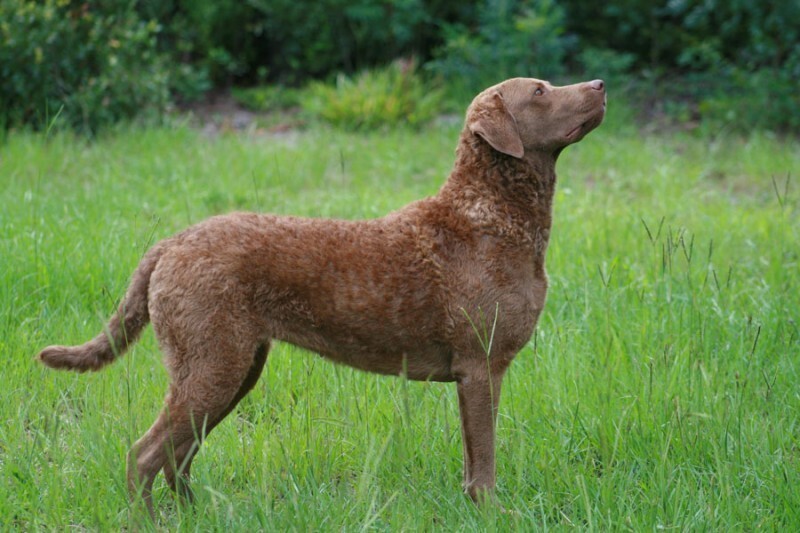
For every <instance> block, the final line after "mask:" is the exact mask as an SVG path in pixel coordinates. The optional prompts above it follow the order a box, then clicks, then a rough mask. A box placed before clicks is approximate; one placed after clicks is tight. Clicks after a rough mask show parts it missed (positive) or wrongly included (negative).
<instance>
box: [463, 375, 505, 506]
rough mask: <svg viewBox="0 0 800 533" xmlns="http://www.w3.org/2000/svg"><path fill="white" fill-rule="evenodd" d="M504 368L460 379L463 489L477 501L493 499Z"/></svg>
mask: <svg viewBox="0 0 800 533" xmlns="http://www.w3.org/2000/svg"><path fill="white" fill-rule="evenodd" d="M504 370H505V369H503V370H500V371H495V372H491V373H488V372H486V369H485V368H484V369H483V372H480V373H477V375H466V376H464V377H462V378H460V379H459V380H458V385H457V387H458V408H459V411H460V412H461V437H462V442H463V444H464V490H466V491H467V493H468V494H469V495H470V497H471V498H472V499H473V500H474V501H475V502H478V503H482V502H483V501H485V500H491V499H492V498H493V490H494V487H495V462H494V439H495V422H496V420H497V406H498V403H499V401H500V383H501V382H502V380H503V374H504V373H505V372H504ZM487 374H488V375H487Z"/></svg>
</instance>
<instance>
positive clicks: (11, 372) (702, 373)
mask: <svg viewBox="0 0 800 533" xmlns="http://www.w3.org/2000/svg"><path fill="white" fill-rule="evenodd" d="M611 112H612V116H611V117H610V118H609V120H608V123H607V124H606V125H604V126H602V127H601V129H599V130H598V131H597V132H595V133H593V134H592V135H590V136H589V137H588V138H587V139H585V140H584V141H583V142H582V143H580V144H579V145H577V146H575V147H571V148H569V149H567V151H566V152H565V153H564V155H563V156H562V160H561V162H560V163H559V180H560V181H559V189H558V192H557V197H556V204H555V221H554V230H553V237H552V241H551V247H550V250H549V252H548V271H549V273H550V280H551V289H550V293H549V297H548V303H547V307H546V309H545V313H544V314H543V316H542V318H541V320H540V324H539V327H538V329H537V332H536V334H535V336H534V338H533V339H532V340H531V342H530V343H529V345H528V346H527V347H526V348H525V349H523V351H522V352H521V353H520V354H519V356H518V357H517V360H516V361H515V362H514V364H513V365H512V367H511V369H510V371H509V373H508V377H507V378H506V381H505V383H504V390H503V398H502V401H501V407H500V416H499V427H498V480H499V489H498V499H499V500H500V502H502V504H503V505H504V506H505V508H506V509H508V510H509V512H508V513H501V512H499V510H498V509H495V508H489V509H485V510H481V509H477V508H475V507H474V506H473V505H472V504H471V503H470V502H469V501H468V499H467V498H465V497H464V496H463V495H462V494H461V491H460V481H461V443H460V432H459V421H458V412H457V404H456V398H455V389H454V386H452V385H447V384H433V383H406V382H403V381H402V380H400V379H395V378H387V377H379V376H373V375H369V374H364V373H360V372H358V371H355V370H351V369H348V368H344V367H339V366H334V365H332V364H330V363H328V362H326V361H323V360H321V359H319V358H317V357H316V356H311V355H309V354H307V353H301V352H302V350H299V349H297V348H294V347H291V346H288V345H280V346H277V347H276V348H274V349H273V351H272V352H271V354H270V358H269V361H268V363H267V369H266V371H265V373H264V376H263V377H262V379H261V381H260V382H259V384H258V385H257V387H256V388H255V390H254V391H253V392H252V393H251V395H250V396H249V397H247V398H246V399H245V400H244V401H243V402H242V404H241V406H240V407H239V408H238V409H237V411H236V412H235V413H234V414H233V415H231V416H230V417H229V418H228V419H227V420H226V421H225V423H223V424H222V425H221V426H220V428H218V429H217V430H216V431H215V432H214V433H212V434H211V436H210V437H209V439H208V442H207V443H206V445H204V447H203V450H202V452H201V453H200V455H199V457H198V459H197V461H196V462H195V467H194V469H193V474H194V488H195V491H196V495H197V501H196V503H195V504H194V506H191V507H183V506H180V505H178V504H176V503H175V501H174V499H173V498H172V496H171V495H170V494H169V492H168V490H167V489H166V487H165V485H164V483H163V480H162V479H161V478H159V481H158V482H157V484H156V500H157V502H158V504H159V523H160V527H163V528H164V529H167V530H176V531H194V530H201V531H205V530H222V529H229V530H301V531H302V530H340V529H345V530H368V529H379V530H433V529H435V530H473V529H480V530H484V529H486V530H508V529H511V528H514V529H520V530H529V529H534V528H535V529H542V530H549V529H561V528H563V527H565V526H566V527H573V526H574V527H578V528H580V529H596V530H609V529H614V530H620V529H632V530H636V531H639V530H652V529H678V530H686V529H692V530H695V529H714V530H742V529H744V530H750V529H756V528H764V529H767V530H772V529H785V530H790V531H791V530H797V529H799V528H800V451H798V450H799V449H800V443H799V442H798V441H799V440H800V422H799V421H798V413H800V331H799V330H798V317H799V316H800V314H799V313H798V309H800V268H798V254H799V253H800V250H799V249H798V243H800V217H798V188H797V171H798V169H799V168H800V143H798V142H797V141H796V140H791V139H781V138H775V137H772V136H770V135H768V134H753V135H752V136H750V137H746V138H741V137H732V136H726V135H724V133H723V134H717V135H716V136H711V135H706V136H696V135H692V134H689V133H680V134H673V135H669V134H666V133H665V134H643V133H641V132H640V131H639V130H636V129H634V128H632V127H630V126H627V125H626V124H628V123H629V115H626V114H624V113H622V112H621V111H620V110H619V109H615V108H614V107H613V98H612V108H611ZM457 134H458V127H456V126H448V125H444V124H443V125H438V126H431V127H429V128H428V129H423V130H420V131H413V130H406V129H396V130H390V131H386V132H384V133H382V134H380V135H374V134H373V135H363V134H356V133H343V132H338V131H334V130H329V129H325V128H322V127H313V128H311V129H309V130H308V131H305V132H302V133H300V134H299V135H297V136H290V137H284V138H279V137H257V136H239V135H223V136H220V137H218V138H216V139H213V140H212V139H208V138H205V137H203V136H202V134H200V133H198V132H196V131H192V130H190V129H188V128H185V127H181V126H175V127H165V128H161V129H144V130H141V129H127V130H120V131H118V132H116V133H113V134H107V135H106V136H105V137H103V138H100V139H98V140H96V141H95V142H94V143H91V144H89V143H87V142H85V141H82V140H81V139H79V138H75V137H72V136H70V135H68V134H63V133H61V134H57V135H54V136H52V137H50V138H46V137H44V136H38V135H30V134H24V133H15V134H10V135H8V137H7V138H6V139H5V141H4V144H3V145H2V147H0V180H2V185H3V187H2V188H0V202H1V203H2V206H3V209H2V210H0V355H1V356H2V361H3V365H2V367H1V368H2V370H0V372H1V374H0V376H2V382H3V383H4V386H3V387H2V388H0V418H2V423H0V469H1V470H2V475H0V528H2V529H3V530H8V529H24V530H39V529H55V530H62V529H66V528H76V529H86V530H114V529H122V528H127V527H128V525H129V520H130V517H129V509H128V503H127V497H126V493H125V486H124V457H125V453H126V452H127V449H128V447H129V446H130V444H131V443H132V442H133V441H134V440H135V439H136V438H138V437H139V436H140V435H141V434H142V433H143V432H144V431H145V430H146V429H147V428H148V427H149V425H150V424H151V423H152V421H153V420H154V418H155V416H156V413H157V411H158V410H159V408H160V406H161V402H162V399H163V394H164V392H165V387H166V374H165V371H164V369H163V367H162V365H161V363H160V361H159V359H160V354H159V352H158V349H157V346H156V343H155V341H154V338H153V336H152V332H151V331H150V330H149V329H148V330H147V333H146V334H145V336H144V337H143V339H142V341H141V342H140V343H139V344H138V345H137V346H136V348H135V349H134V350H133V351H132V352H131V353H129V354H128V355H126V356H125V357H124V358H123V359H121V360H119V361H118V362H117V363H116V364H115V365H113V366H111V367H109V368H107V369H106V370H105V371H103V372H101V373H97V374H87V375H74V374H69V373H58V372H54V371H49V370H47V369H45V368H42V367H40V366H39V365H38V364H36V363H35V362H34V361H33V356H34V355H35V354H36V353H37V352H38V351H39V350H40V349H41V348H42V347H44V346H46V345H48V344H52V343H78V342H82V341H84V340H86V339H88V338H90V337H91V336H93V335H95V334H96V333H97V332H98V331H99V330H100V328H101V327H102V324H103V321H104V320H105V318H106V317H107V315H108V314H109V313H110V312H111V310H112V309H113V308H114V306H115V305H114V304H115V302H116V301H117V300H118V298H120V297H121V296H122V294H123V293H124V290H125V287H126V285H127V281H128V276H129V275H130V273H131V272H132V270H133V268H134V266H135V265H136V263H137V261H138V259H139V258H140V257H141V255H142V253H143V252H144V250H145V249H147V247H148V246H149V245H150V244H152V242H154V240H156V239H159V238H162V237H164V236H167V235H169V234H171V233H173V232H175V231H177V230H179V229H181V228H183V227H185V226H186V225H187V224H190V223H193V222H196V221H199V220H201V219H203V218H205V217H207V216H209V215H211V214H215V213H221V212H227V211H231V210H237V209H245V210H258V211H271V212H278V213H292V214H299V215H308V216H336V217H346V218H361V217H375V216H380V215H382V214H384V213H386V212H388V211H390V210H392V209H395V208H398V207H400V206H402V205H403V204H405V203H406V202H408V201H411V200H413V199H416V198H419V197H421V196H424V195H429V194H433V193H435V192H436V190H437V189H438V187H439V186H440V184H441V183H442V181H443V180H444V178H445V177H446V176H447V173H448V172H449V169H450V167H451V165H452V160H453V157H452V154H453V148H454V146H455V140H456V137H457ZM501 319H502V317H501Z"/></svg>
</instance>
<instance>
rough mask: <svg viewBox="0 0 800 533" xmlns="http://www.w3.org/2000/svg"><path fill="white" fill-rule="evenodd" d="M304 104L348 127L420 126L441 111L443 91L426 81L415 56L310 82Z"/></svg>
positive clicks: (328, 118) (322, 115)
mask: <svg viewBox="0 0 800 533" xmlns="http://www.w3.org/2000/svg"><path fill="white" fill-rule="evenodd" d="M304 94H305V96H303V97H302V100H301V103H302V106H303V108H304V109H305V110H306V111H308V112H310V113H312V114H314V115H317V116H319V117H321V118H323V119H324V120H326V121H328V122H330V123H331V124H334V125H336V126H340V127H343V128H345V129H353V130H359V129H375V128H378V127H388V126H394V125H398V124H407V125H410V126H419V125H421V124H423V123H425V122H428V121H430V120H431V119H432V118H434V117H435V116H436V114H437V113H438V112H439V103H440V100H441V98H442V92H441V91H440V90H437V89H435V88H433V87H431V86H430V84H428V83H426V82H425V81H424V80H423V79H422V77H421V76H420V75H419V74H418V73H417V71H416V63H415V61H414V60H406V61H396V62H395V63H393V64H392V65H390V66H389V67H387V68H384V69H375V70H369V71H364V72H361V73H359V74H357V75H356V76H354V77H348V76H345V75H343V74H340V75H339V76H338V77H337V78H336V83H335V85H333V86H331V85H329V84H326V83H322V82H313V83H311V84H310V85H309V86H308V88H307V89H306V91H305V92H304Z"/></svg>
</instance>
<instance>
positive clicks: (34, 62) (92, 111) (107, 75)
mask: <svg viewBox="0 0 800 533" xmlns="http://www.w3.org/2000/svg"><path fill="white" fill-rule="evenodd" d="M95 6H96V9H95ZM129 6H130V3H129V2H127V1H122V0H105V1H104V2H99V3H97V4H94V3H93V4H91V5H90V4H88V3H82V4H76V3H71V2H69V1H65V0H43V1H42V2H27V1H24V0H2V1H0V21H2V22H0V39H2V41H3V43H4V46H2V47H0V95H2V104H0V120H2V122H3V123H4V125H5V126H6V127H9V126H16V125H21V124H30V125H31V126H33V127H34V128H43V127H45V126H47V125H48V121H50V120H51V119H52V118H53V117H54V116H55V115H56V114H59V113H60V116H61V117H63V119H64V120H65V121H66V123H68V124H70V125H72V126H75V127H76V128H78V129H80V130H84V131H95V130H96V129H98V128H100V127H102V126H104V125H107V124H110V123H113V122H116V121H118V120H121V119H127V118H131V117H134V116H136V115H137V114H139V113H141V112H142V111H152V112H154V113H156V114H159V113H160V112H161V111H163V110H164V108H165V107H166V105H167V103H168V101H169V93H168V82H169V74H168V70H167V67H166V64H165V62H164V60H163V58H162V57H161V56H160V55H159V54H158V53H157V52H156V36H157V34H158V31H159V26H158V23H156V22H155V21H150V22H145V21H144V20H142V19H141V18H139V16H138V15H137V14H136V13H135V12H134V11H133V10H132V9H130V7H129Z"/></svg>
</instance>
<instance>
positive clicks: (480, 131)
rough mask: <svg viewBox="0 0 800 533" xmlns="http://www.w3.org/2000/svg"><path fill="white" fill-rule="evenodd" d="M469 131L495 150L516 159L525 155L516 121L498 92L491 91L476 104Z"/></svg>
mask: <svg viewBox="0 0 800 533" xmlns="http://www.w3.org/2000/svg"><path fill="white" fill-rule="evenodd" d="M472 115H473V116H472V117H470V118H471V120H470V123H469V130H470V131H471V132H472V133H474V134H475V135H478V136H480V137H481V138H482V139H483V140H484V141H486V142H487V143H489V145H490V146H491V147H492V148H494V149H495V150H497V151H498V152H503V153H504V154H508V155H510V156H512V157H516V158H517V159H519V158H521V157H522V155H523V154H524V153H525V149H524V148H523V147H522V139H521V138H520V136H519V130H518V129H517V121H516V120H514V116H513V115H512V114H511V112H510V111H509V110H508V108H507V107H506V102H505V100H503V95H502V94H501V93H500V91H497V90H495V91H492V92H490V93H489V94H486V95H484V97H483V98H481V100H480V101H478V102H476V105H475V108H474V109H473V113H472Z"/></svg>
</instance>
